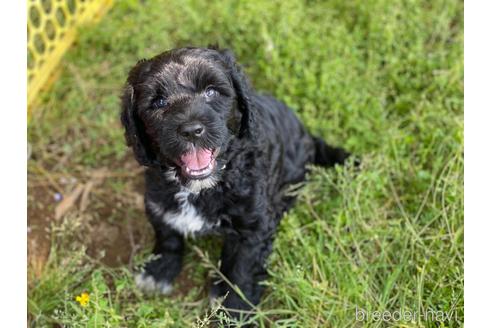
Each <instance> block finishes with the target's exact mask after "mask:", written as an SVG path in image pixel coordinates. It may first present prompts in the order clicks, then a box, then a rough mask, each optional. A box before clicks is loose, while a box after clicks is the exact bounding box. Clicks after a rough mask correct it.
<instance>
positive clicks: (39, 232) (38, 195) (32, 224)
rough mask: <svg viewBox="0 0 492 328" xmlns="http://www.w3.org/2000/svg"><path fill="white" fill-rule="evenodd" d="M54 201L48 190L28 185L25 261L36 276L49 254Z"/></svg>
mask: <svg viewBox="0 0 492 328" xmlns="http://www.w3.org/2000/svg"><path fill="white" fill-rule="evenodd" d="M54 203H55V202H54V199H53V197H52V196H51V194H50V191H49V190H47V189H45V188H42V187H37V188H30V187H28V194H27V262H28V267H29V268H30V270H31V272H32V273H33V274H34V275H35V276H36V277H39V276H40V275H41V273H42V271H43V267H44V264H45V263H46V261H47V260H48V257H49V254H50V248H51V222H52V221H53V219H54Z"/></svg>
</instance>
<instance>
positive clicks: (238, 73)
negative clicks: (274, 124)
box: [219, 49, 255, 138]
mask: <svg viewBox="0 0 492 328" xmlns="http://www.w3.org/2000/svg"><path fill="white" fill-rule="evenodd" d="M219 53H220V54H221V55H222V59H223V60H224V62H225V63H226V65H227V68H228V70H229V75H230V78H231V80H232V84H233V86H234V90H235V92H236V97H237V105H238V109H239V111H240V112H241V125H240V128H239V137H240V138H242V137H245V136H246V137H250V136H252V135H253V130H254V128H255V113H254V110H253V103H252V101H251V86H250V85H249V82H248V80H247V79H246V76H245V75H244V73H243V72H242V70H241V67H240V66H239V65H238V64H237V63H236V59H235V58H234V54H233V53H232V51H230V50H229V49H224V50H219Z"/></svg>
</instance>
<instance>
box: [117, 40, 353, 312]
mask: <svg viewBox="0 0 492 328" xmlns="http://www.w3.org/2000/svg"><path fill="white" fill-rule="evenodd" d="M122 102H123V110H122V113H121V121H122V123H123V125H124V127H125V129H126V140H127V142H128V145H130V146H132V147H133V150H134V153H135V157H136V159H137V161H138V162H139V163H140V164H141V165H144V166H146V167H147V170H146V172H145V177H146V194H145V207H146V212H147V215H148V217H149V220H150V222H151V223H152V226H153V227H154V229H155V235H156V243H155V248H154V254H155V255H156V257H155V258H154V259H153V260H151V261H150V262H148V263H147V264H146V265H145V268H144V271H143V272H142V273H141V274H139V275H138V276H137V277H136V282H137V285H138V286H139V287H140V288H142V289H143V290H145V291H157V292H160V293H164V294H165V293H168V292H170V290H171V284H172V282H173V280H174V279H175V278H176V276H177V275H178V274H179V272H180V270H181V264H182V259H183V251H184V241H183V238H184V237H186V236H189V235H191V236H197V235H201V234H205V233H210V232H219V233H221V234H222V235H223V236H224V245H223V249H222V255H221V267H220V270H221V272H222V273H223V274H224V275H225V277H227V278H228V280H229V281H230V282H231V283H232V284H235V285H237V286H238V287H239V288H240V289H241V291H242V293H243V294H244V296H245V297H246V298H247V299H248V302H246V301H245V300H243V299H242V298H241V297H240V296H239V295H238V294H237V293H235V292H234V291H233V289H232V288H231V287H230V286H229V285H228V284H227V283H226V282H224V281H218V282H216V283H215V284H214V285H213V287H212V291H211V294H212V296H213V297H216V296H223V295H225V294H226V293H228V296H227V297H226V299H225V301H224V306H225V307H226V308H230V309H236V310H249V309H250V305H249V304H257V303H258V302H259V301H260V297H261V294H262V290H263V287H262V286H261V284H259V282H260V281H262V280H264V279H265V278H266V268H265V263H266V260H267V257H268V255H269V254H270V252H271V250H272V243H273V240H274V237H275V231H276V228H277V226H278V224H279V221H280V219H281V218H282V215H283V213H284V212H285V211H287V210H288V209H289V208H290V207H291V206H292V204H293V201H294V197H292V196H288V195H286V194H285V190H286V189H287V188H288V187H289V185H292V184H295V183H299V182H302V181H303V180H304V177H305V174H306V170H307V169H306V165H308V164H316V165H322V166H332V165H334V164H341V163H343V162H344V161H345V159H346V158H347V157H348V153H347V152H345V151H344V150H343V149H341V148H334V147H331V146H328V145H326V144H325V143H324V142H323V141H322V140H321V139H319V138H316V137H313V136H312V135H310V134H309V133H308V132H307V131H306V129H305V128H304V127H303V125H302V124H301V122H300V121H299V120H298V119H297V118H296V116H295V115H294V113H293V112H292V111H291V110H290V109H289V108H288V107H287V106H286V105H285V104H283V103H281V102H280V101H278V100H276V99H274V98H272V97H268V96H264V95H260V94H258V93H256V92H255V91H254V90H253V89H252V88H251V87H250V86H249V84H248V83H247V81H246V78H245V76H244V75H243V73H242V72H241V70H240V68H239V67H238V65H237V64H236V63H235V60H234V57H233V55H232V54H231V52H229V51H227V50H224V51H223V50H216V49H205V48H182V49H175V50H171V51H167V52H165V53H163V54H161V55H158V56H156V57H154V58H152V59H150V60H142V61H140V62H138V63H137V65H136V66H135V67H134V68H133V69H132V70H131V72H130V74H129V77H128V80H127V85H126V88H125V91H124V95H123V98H122Z"/></svg>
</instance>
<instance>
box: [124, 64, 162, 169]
mask: <svg viewBox="0 0 492 328" xmlns="http://www.w3.org/2000/svg"><path fill="white" fill-rule="evenodd" d="M148 66H149V65H148V62H147V61H146V60H140V61H139V62H138V63H137V65H135V67H133V68H132V70H131V71H130V74H129V75H128V79H127V81H126V85H125V89H124V91H123V95H122V97H121V116H120V118H121V123H122V124H123V127H124V128H125V138H126V143H127V145H128V146H131V147H132V148H133V152H134V154H135V158H136V159H137V161H138V162H139V163H140V164H141V165H144V166H153V165H155V164H156V158H155V155H154V154H153V152H152V150H151V147H150V143H149V140H148V137H147V135H146V133H145V129H144V125H143V122H142V121H141V120H140V118H139V116H138V114H137V108H136V104H135V88H134V84H135V83H136V82H137V81H138V78H139V77H140V76H141V75H142V74H144V73H145V72H146V71H148Z"/></svg>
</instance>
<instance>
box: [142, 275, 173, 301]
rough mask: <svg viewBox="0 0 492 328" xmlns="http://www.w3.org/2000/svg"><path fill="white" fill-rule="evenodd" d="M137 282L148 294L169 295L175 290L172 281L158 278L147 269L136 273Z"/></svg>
mask: <svg viewBox="0 0 492 328" xmlns="http://www.w3.org/2000/svg"><path fill="white" fill-rule="evenodd" d="M135 284H136V285H137V287H138V289H140V290H141V291H143V292H144V293H146V294H161V295H169V294H171V292H172V290H173V286H172V285H171V283H169V282H167V281H166V280H156V279H155V278H154V277H153V276H151V275H149V274H147V273H146V272H145V271H144V272H140V273H138V274H136V275H135Z"/></svg>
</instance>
